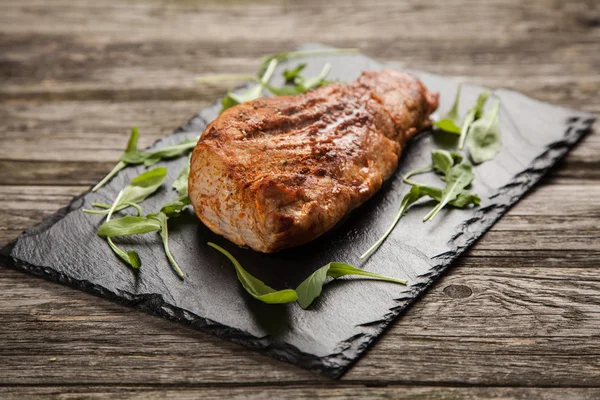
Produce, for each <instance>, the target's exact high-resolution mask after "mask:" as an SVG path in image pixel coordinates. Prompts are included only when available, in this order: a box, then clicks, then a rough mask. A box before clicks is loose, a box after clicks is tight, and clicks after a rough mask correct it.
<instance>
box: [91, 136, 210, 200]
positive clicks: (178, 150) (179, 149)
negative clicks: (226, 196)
mask: <svg viewBox="0 0 600 400" xmlns="http://www.w3.org/2000/svg"><path fill="white" fill-rule="evenodd" d="M138 138H139V131H138V129H137V128H136V127H135V126H134V127H133V128H132V129H131V135H130V136H129V141H128V142H127V147H126V148H125V152H124V153H123V154H122V155H121V157H120V158H119V162H118V163H117V165H115V167H114V168H113V169H112V171H110V172H109V173H108V175H106V176H105V177H104V178H102V180H101V181H100V182H98V184H97V185H96V186H94V187H93V188H92V192H95V191H97V190H98V189H100V188H101V187H102V186H104V185H105V184H106V183H107V182H108V181H109V180H111V179H112V178H113V177H114V176H115V175H116V174H117V172H119V171H120V170H122V169H123V168H125V167H127V166H128V165H135V164H144V165H146V166H150V165H153V164H156V163H157V162H159V161H160V160H162V159H165V158H173V157H176V156H179V155H181V154H183V153H185V152H187V151H188V150H191V149H193V148H194V147H195V146H196V143H197V142H198V139H199V137H198V138H195V139H187V140H184V141H183V142H181V143H179V144H176V145H173V146H167V147H163V148H161V149H158V150H154V151H149V152H143V151H138V150H137V142H138Z"/></svg>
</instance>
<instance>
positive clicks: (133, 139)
mask: <svg viewBox="0 0 600 400" xmlns="http://www.w3.org/2000/svg"><path fill="white" fill-rule="evenodd" d="M139 136H140V133H139V131H138V128H137V127H135V126H134V127H133V128H131V134H130V135H129V140H128V141H127V147H126V148H125V154H126V153H128V152H135V151H137V142H138V138H139ZM121 157H122V156H121ZM126 166H127V163H125V162H123V161H121V160H119V162H118V163H117V165H115V166H114V168H113V169H112V171H110V172H109V173H108V174H107V175H106V176H105V177H104V178H102V180H101V181H100V182H98V183H97V184H96V186H94V187H93V188H92V192H95V191H97V190H98V189H100V188H101V187H102V186H104V184H105V183H106V182H108V181H109V180H111V179H112V178H113V176H115V175H116V174H117V172H119V171H120V170H122V169H123V168H125V167H126Z"/></svg>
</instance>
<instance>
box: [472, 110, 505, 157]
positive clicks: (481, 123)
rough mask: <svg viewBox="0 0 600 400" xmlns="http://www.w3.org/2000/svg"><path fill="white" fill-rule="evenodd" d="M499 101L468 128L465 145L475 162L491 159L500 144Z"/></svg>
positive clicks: (498, 149)
mask: <svg viewBox="0 0 600 400" xmlns="http://www.w3.org/2000/svg"><path fill="white" fill-rule="evenodd" d="M499 111H500V101H499V100H497V101H496V102H495V103H494V106H493V107H492V109H491V110H490V111H488V112H486V113H485V114H483V116H482V117H481V118H480V119H478V120H477V121H475V122H474V123H473V124H472V125H471V128H470V129H469V135H468V136H467V146H468V148H469V155H470V156H471V160H473V162H474V163H475V164H480V163H482V162H484V161H488V160H491V159H493V158H494V157H495V156H496V154H498V152H499V151H500V148H501V146H502V144H501V140H500V119H499V117H498V114H499Z"/></svg>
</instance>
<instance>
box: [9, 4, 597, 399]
mask: <svg viewBox="0 0 600 400" xmlns="http://www.w3.org/2000/svg"><path fill="white" fill-rule="evenodd" d="M334 3H335V4H333V3H332V2H322V1H317V0H310V1H304V2H292V1H283V0H281V1H279V0H263V1H261V2H248V1H237V0H236V1H227V2H223V1H209V2H189V1H186V0H175V1H169V2H164V1H163V0H144V1H141V0H132V1H128V2H126V3H124V2H122V1H120V0H105V1H103V2H101V3H99V2H97V1H96V0H81V1H77V2H73V1H72V0H53V1H46V0H19V1H3V2H0V121H1V122H0V171H2V174H0V185H4V186H0V210H2V211H0V221H2V223H1V224H0V245H2V244H5V243H7V242H8V241H9V240H11V239H12V238H14V237H16V235H17V234H18V232H19V231H20V230H21V229H23V228H26V227H29V226H32V225H33V224H35V223H37V222H39V221H40V220H41V219H43V218H44V217H45V216H47V215H49V214H51V213H52V212H53V211H54V210H55V209H57V208H59V207H60V206H63V205H66V204H67V203H68V201H69V199H70V196H72V195H75V194H77V193H79V192H80V191H82V190H84V189H85V188H86V186H87V185H91V184H93V183H94V182H96V181H97V180H98V179H99V178H100V177H101V176H103V175H104V174H105V173H106V172H107V171H108V170H109V169H110V168H111V167H112V165H113V164H114V160H116V158H117V157H118V156H119V154H120V151H121V149H122V147H123V144H124V143H125V141H126V137H127V134H128V130H129V128H130V127H131V126H132V125H138V126H139V127H140V129H141V131H142V139H141V142H142V143H141V144H142V145H147V144H150V143H151V142H153V141H154V140H155V139H157V138H159V137H161V136H163V135H165V134H167V133H168V132H170V131H171V130H172V129H173V128H174V127H176V126H178V125H180V124H181V123H182V122H183V121H185V120H186V119H187V118H189V117H190V116H191V115H193V114H194V113H195V112H196V111H197V110H199V109H200V108H202V107H203V106H205V105H206V104H209V103H210V102H212V101H213V100H214V99H216V98H218V97H219V96H220V95H222V94H223V93H224V91H225V90H226V88H227V87H228V85H205V86H197V85H195V84H194V83H193V81H192V79H193V77H195V76H196V75H198V74H201V73H221V72H252V71H253V70H254V68H255V65H256V60H257V58H258V57H259V56H260V55H262V54H264V53H267V52H272V51H281V50H287V49H290V48H293V47H295V46H297V45H298V44H301V43H303V42H306V41H320V42H324V43H328V44H331V45H334V46H337V47H359V48H360V49H361V50H362V51H363V52H365V53H366V54H368V55H370V56H373V57H376V58H378V59H380V60H383V61H394V62H399V63H401V64H402V65H405V66H409V67H413V68H421V69H426V70H430V71H433V72H437V73H442V74H445V75H451V76H455V77H456V78H457V79H459V80H460V81H463V82H472V83H479V84H483V85H486V86H490V87H499V86H503V87H508V88H513V89H517V90H519V91H522V92H524V93H526V94H528V95H530V96H532V97H535V98H538V99H541V100H544V101H549V102H552V103H555V104H560V105H565V106H570V107H573V108H578V109H582V110H587V111H591V112H594V113H597V114H598V113H600V101H599V100H598V96H597V93H598V91H599V89H600V80H599V79H598V76H597V73H596V71H597V70H598V68H599V66H600V40H599V39H600V25H599V24H598V21H599V18H600V9H599V4H597V2H594V1H587V0H579V1H572V2H559V1H553V0H542V1H538V2H533V3H531V2H529V3H522V2H518V1H508V0H492V1H489V2H480V1H476V0H452V1H447V0H432V1H430V2H427V3H426V4H424V3H423V2H421V1H418V0H410V1H407V2H396V1H393V0H375V1H374V2H368V3H365V2H360V1H336V2H334ZM465 9H468V10H469V12H468V13H465V12H464V10H465ZM349 26H351V27H352V29H349V28H348V27H349ZM456 27H460V29H456ZM75 33H76V35H75ZM599 139H600V136H599V135H598V134H597V132H596V133H594V134H592V135H590V136H588V137H587V138H586V139H584V141H582V143H581V144H580V145H579V146H578V147H577V148H576V149H575V150H574V151H573V152H571V153H570V154H569V155H568V156H567V157H566V159H565V161H563V162H562V163H561V164H560V166H559V167H558V168H557V169H555V170H554V171H552V172H551V174H550V177H548V178H546V179H544V180H543V182H542V184H541V185H540V186H538V187H537V188H536V189H535V190H534V191H533V192H532V193H531V194H530V195H529V196H527V197H526V198H525V199H524V200H523V201H521V202H519V204H518V205H517V206H516V207H514V208H513V209H512V210H511V211H510V212H509V214H508V215H506V216H505V217H504V218H503V219H502V220H501V221H499V223H498V224H496V225H495V226H494V228H493V229H492V230H491V231H490V232H489V233H488V234H487V235H485V237H483V238H482V240H481V241H480V242H479V243H477V244H476V245H475V247H474V248H473V249H472V250H471V251H470V252H469V253H468V255H467V256H465V257H462V258H461V259H460V260H459V261H458V262H457V264H456V266H455V267H454V268H453V269H452V270H450V271H449V273H447V274H446V275H445V276H444V277H443V278H442V279H441V280H440V281H439V282H438V283H437V284H436V285H434V287H433V288H432V290H431V291H429V292H428V293H427V294H426V295H425V297H424V298H423V299H422V300H421V301H420V302H418V303H416V304H415V305H414V306H413V307H412V308H411V309H410V310H409V311H408V312H407V314H406V315H405V316H404V317H403V318H402V319H400V320H399V321H398V322H397V323H395V324H394V325H393V326H392V327H391V329H390V330H389V331H388V334H387V335H385V336H384V337H383V338H382V340H380V341H379V342H378V344H377V345H376V346H375V348H374V349H373V351H371V352H370V353H369V354H368V355H367V356H366V357H365V358H363V359H362V360H361V361H359V363H358V364H357V366H356V367H355V368H354V369H353V370H352V371H351V372H350V373H349V374H348V375H347V376H346V377H345V380H344V381H343V382H341V383H334V382H329V381H326V380H323V379H321V378H318V377H315V376H313V375H311V374H309V373H307V372H306V371H301V370H299V369H297V368H294V367H291V366H289V365H286V364H283V363H279V362H276V361H273V360H271V359H269V358H267V357H263V356H261V355H258V354H255V353H254V352H252V351H250V350H248V349H245V348H242V347H239V346H237V345H234V344H231V343H227V342H223V341H221V340H218V339H216V338H213V337H210V336H207V335H204V334H202V333H199V332H197V331H194V330H192V329H190V328H187V327H184V326H179V325H176V324H172V323H170V322H168V321H164V320H162V319H160V318H155V317H151V316H147V315H144V314H141V313H138V312H135V311H133V310H131V309H128V308H124V307H121V306H119V305H115V304H113V303H110V302H108V301H105V300H101V299H97V298H94V297H92V296H90V295H87V294H85V293H81V292H78V291H74V290H71V289H69V288H66V287H62V286H60V285H57V284H53V283H49V282H45V281H42V280H39V279H37V278H35V277H30V276H28V275H25V274H22V273H20V272H17V271H12V270H7V269H5V268H0V293H2V294H1V295H0V322H1V323H2V329H0V397H3V398H4V397H8V398H38V397H46V396H54V395H56V396H59V394H61V393H62V394H64V397H66V398H69V397H73V398H75V397H77V398H78V397H100V398H104V397H109V396H110V397H115V398H119V397H121V398H158V397H160V398H164V397H173V398H186V397H187V398H214V397H226V398H245V397H247V396H250V395H251V396H253V397H257V398H273V397H281V398H284V397H289V398H307V397H309V396H310V397H333V398H335V397H337V398H352V397H355V398H364V397H369V398H399V397H403V396H404V397H410V398H419V397H420V398H466V399H468V398H497V397H502V398H560V399H563V398H565V399H568V398H590V399H591V398H597V397H598V396H600V393H599V392H598V389H597V387H600V380H599V378H598V377H599V376H600V364H599V362H598V360H600V354H599V353H600V350H599V349H600V348H599V347H598V343H599V342H600V340H599V339H600V337H599V333H598V332H599V327H600V298H599V297H598V293H600V290H599V289H600V286H599V285H600V278H599V276H598V265H600V231H599V229H600V227H599V226H597V225H598V224H597V222H596V221H597V220H598V217H599V215H598V213H599V212H600V209H599V208H598V202H597V201H596V200H594V199H596V198H598V194H600V192H598V182H600V168H599V167H600V158H599V156H598V154H600V147H599V146H600V141H599ZM56 185H58V186H59V187H57V186H56ZM356 284H359V283H356ZM330 289H331V290H335V288H330ZM54 358H56V360H55V361H53V359H54ZM3 384H5V385H6V384H8V385H10V386H8V387H7V386H4V387H2V386H1V385H3ZM91 384H96V385H100V386H96V387H90V385H91ZM365 384H367V385H390V386H388V387H375V388H373V387H365V386H364V385H365ZM281 385H283V386H286V385H287V386H288V387H286V388H281V387H279V386H281ZM429 385H431V386H429ZM465 385H467V386H465ZM471 385H473V387H470V386H471ZM476 385H483V386H486V385H487V387H474V386H476ZM489 385H494V386H493V387H490V386H489ZM220 386H223V387H220ZM231 386H237V387H231ZM506 386H521V387H519V388H515V387H506ZM523 386H528V387H523ZM540 386H542V387H540ZM558 386H576V387H578V388H572V387H571V388H559V387H558Z"/></svg>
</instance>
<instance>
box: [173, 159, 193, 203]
mask: <svg viewBox="0 0 600 400" xmlns="http://www.w3.org/2000/svg"><path fill="white" fill-rule="evenodd" d="M189 176H190V162H189V160H188V163H187V164H185V167H183V169H182V170H181V172H180V173H179V175H177V178H176V179H175V180H174V181H173V185H172V187H173V189H175V190H176V191H177V194H178V195H179V196H187V194H188V178H189Z"/></svg>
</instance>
